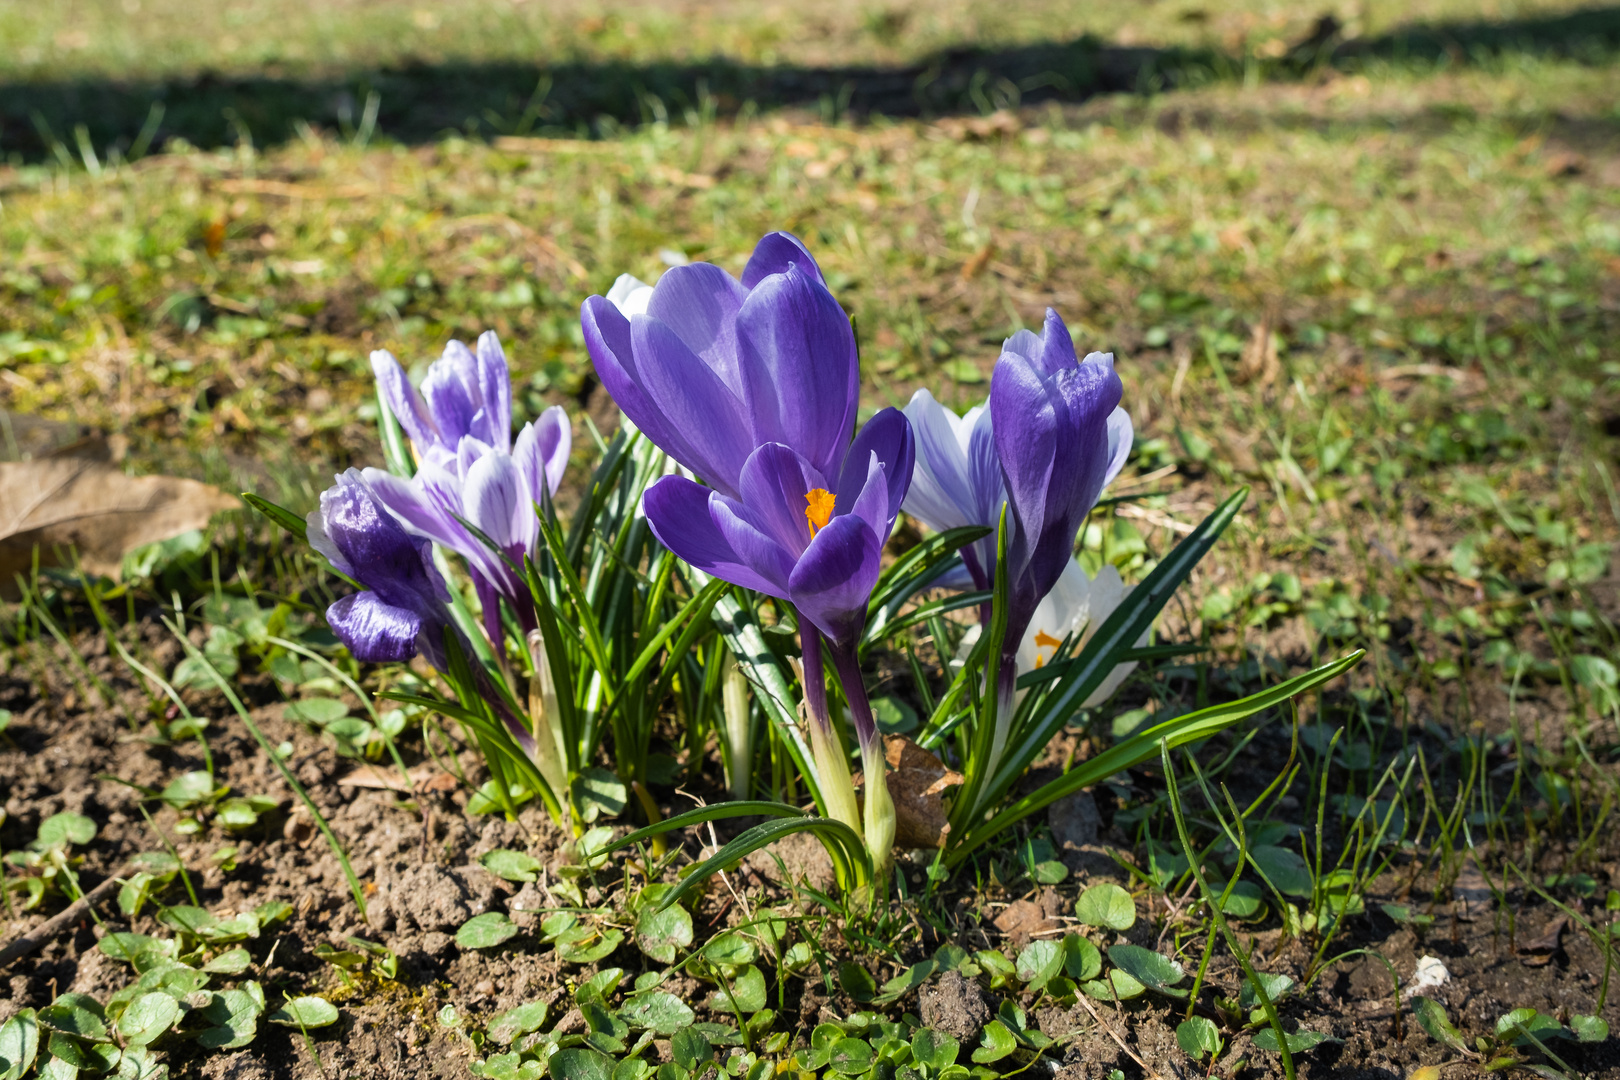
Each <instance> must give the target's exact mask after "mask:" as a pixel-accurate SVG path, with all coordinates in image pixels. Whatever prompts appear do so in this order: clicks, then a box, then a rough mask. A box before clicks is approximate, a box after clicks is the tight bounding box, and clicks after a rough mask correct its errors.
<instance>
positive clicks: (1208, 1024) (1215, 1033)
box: [1176, 1016, 1221, 1061]
mask: <svg viewBox="0 0 1620 1080" xmlns="http://www.w3.org/2000/svg"><path fill="white" fill-rule="evenodd" d="M1176 1045H1177V1046H1179V1047H1181V1052H1182V1053H1183V1054H1186V1055H1187V1056H1188V1057H1190V1058H1192V1059H1193V1060H1194V1061H1202V1060H1203V1059H1204V1058H1211V1057H1214V1056H1215V1055H1216V1054H1218V1053H1220V1051H1221V1033H1220V1030H1219V1029H1217V1028H1216V1027H1215V1024H1214V1022H1213V1021H1211V1020H1206V1019H1205V1018H1204V1017H1202V1016H1194V1017H1192V1018H1191V1019H1188V1020H1183V1021H1182V1022H1181V1023H1179V1024H1177V1025H1176Z"/></svg>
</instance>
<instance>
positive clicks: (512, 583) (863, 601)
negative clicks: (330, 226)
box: [310, 232, 1131, 857]
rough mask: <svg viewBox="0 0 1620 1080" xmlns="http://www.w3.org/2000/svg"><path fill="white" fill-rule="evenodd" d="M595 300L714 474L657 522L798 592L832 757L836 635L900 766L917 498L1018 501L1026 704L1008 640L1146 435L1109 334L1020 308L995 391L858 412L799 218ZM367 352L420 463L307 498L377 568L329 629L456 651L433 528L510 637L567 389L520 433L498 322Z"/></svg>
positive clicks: (666, 419)
mask: <svg viewBox="0 0 1620 1080" xmlns="http://www.w3.org/2000/svg"><path fill="white" fill-rule="evenodd" d="M580 317H581V324H582V327H583V330H584V336H585V344H586V347H587V349H588V351H589V353H590V356H591V360H592V362H593V363H594V365H595V368H596V372H597V374H598V376H599V377H600V378H601V380H602V383H603V385H604V386H605V387H606V388H607V390H608V391H609V393H611V394H612V396H613V398H614V400H615V401H616V402H617V403H618V405H619V407H620V409H622V410H623V412H624V414H625V415H626V416H627V417H628V418H629V420H630V421H631V422H632V423H634V424H635V426H636V427H637V428H638V429H639V430H640V431H641V433H642V434H644V435H645V436H646V437H647V438H648V439H649V440H651V442H652V443H653V444H655V445H656V446H658V447H659V448H660V449H662V450H663V451H664V452H666V453H667V454H668V455H669V456H670V457H671V458H672V459H674V461H675V462H677V463H678V464H680V465H682V466H684V467H685V469H687V470H689V471H690V472H691V473H692V474H693V475H695V476H696V477H697V478H698V480H696V481H695V480H692V479H689V478H687V477H685V476H673V475H672V476H665V477H664V478H662V479H660V480H659V481H658V482H657V483H655V484H654V485H652V486H651V487H650V488H649V489H648V490H647V492H646V494H645V496H644V501H643V506H644V508H645V511H646V515H647V520H648V522H649V523H650V525H651V527H652V529H653V531H654V532H655V533H656V535H657V537H658V539H659V540H660V541H661V542H662V543H663V544H664V545H665V546H666V547H668V548H669V549H670V550H671V551H673V552H674V553H675V554H676V555H678V556H679V557H680V558H682V559H684V560H685V561H687V562H688V563H690V564H691V565H692V566H694V567H697V568H698V569H700V570H702V571H704V572H705V573H708V574H711V575H714V576H716V577H720V578H723V579H724V580H726V581H729V582H732V583H734V584H736V585H740V586H743V587H745V588H748V589H753V590H755V591H757V592H760V593H763V594H765V595H767V596H771V597H775V598H776V599H778V600H782V601H785V602H787V603H789V604H791V605H792V607H793V608H794V610H795V611H796V612H797V613H798V617H799V625H800V630H801V637H802V642H803V647H804V666H805V674H804V687H805V695H806V700H807V704H808V705H809V707H810V708H809V711H810V713H811V715H812V717H813V718H814V720H815V721H816V724H815V730H813V731H812V736H813V739H812V742H813V744H814V745H815V746H816V747H817V748H818V751H817V756H818V759H820V758H821V757H822V754H821V750H822V749H823V748H827V747H830V746H831V745H832V744H831V742H830V741H829V740H830V733H831V731H832V727H831V723H830V717H829V716H828V714H827V704H826V697H825V685H824V678H823V669H822V656H823V651H824V650H825V651H826V653H827V654H828V655H829V656H830V658H831V660H832V662H833V666H834V667H835V668H836V669H837V671H838V673H839V677H840V681H841V683H842V684H843V688H844V694H845V697H846V699H847V700H848V701H849V704H850V707H851V713H852V715H853V718H854V721H855V727H856V734H857V738H858V740H859V742H860V745H861V750H862V754H863V757H864V758H865V759H866V765H867V769H868V773H867V775H868V776H875V775H881V772H882V746H881V741H880V740H879V738H878V735H877V730H876V727H875V725H874V724H873V721H872V714H871V710H870V708H869V706H868V703H867V700H866V694H865V690H864V687H863V686H862V682H861V673H860V666H859V662H858V652H857V644H858V642H859V639H860V636H861V633H862V630H863V628H864V626H865V619H866V609H867V604H868V602H869V599H870V596H871V592H872V589H873V587H874V586H875V584H876V582H877V580H878V575H879V571H880V569H881V553H882V550H883V547H884V544H885V543H886V542H887V541H888V538H889V535H890V533H891V532H892V530H893V528H894V523H895V519H896V517H897V516H898V515H899V513H900V511H901V509H902V508H904V509H905V510H907V511H908V512H910V513H911V514H913V515H914V516H916V517H917V518H918V519H919V520H921V521H923V522H924V523H926V524H928V525H930V526H932V527H934V528H936V529H948V528H952V527H956V526H961V525H991V526H994V525H995V524H996V523H997V522H998V521H999V520H1000V517H1001V511H1002V507H1003V506H1006V507H1008V510H1009V514H1008V517H1009V535H1008V547H1007V562H1008V565H1007V567H1006V568H1005V569H1006V574H1007V579H1008V582H1009V585H1010V609H1009V613H1008V614H1009V628H1008V636H1007V641H1006V649H1005V653H1006V663H1004V665H1003V674H1004V682H1006V687H1005V690H1006V692H1007V696H1008V697H1009V700H1010V692H1011V685H1012V682H1011V680H1012V678H1013V677H1014V674H1015V669H1014V664H1013V662H1012V658H1013V656H1014V654H1015V653H1016V651H1017V650H1018V648H1019V643H1020V641H1021V640H1022V638H1023V637H1024V632H1025V630H1026V629H1027V628H1028V625H1029V623H1030V620H1031V618H1032V616H1033V615H1034V613H1035V610H1036V607H1037V605H1038V604H1039V603H1040V602H1041V601H1042V599H1043V598H1044V597H1046V596H1047V595H1048V593H1049V592H1051V591H1052V589H1053V587H1054V586H1055V585H1056V584H1057V582H1058V580H1059V578H1060V576H1061V575H1062V574H1063V572H1064V569H1065V567H1067V566H1068V565H1069V563H1070V558H1071V555H1072V549H1073V544H1074V538H1075V535H1076V533H1077V532H1078V531H1079V529H1080V527H1081V525H1082V524H1083V522H1084V520H1085V517H1086V515H1087V514H1088V513H1089V512H1090V511H1091V509H1092V507H1093V506H1094V505H1095V503H1096V501H1097V498H1098V496H1099V495H1100V493H1101V492H1102V490H1103V488H1104V487H1105V486H1106V484H1107V483H1108V482H1109V481H1110V480H1111V479H1112V478H1113V476H1114V474H1116V473H1117V472H1118V471H1119V468H1120V466H1121V465H1122V464H1123V462H1124V459H1125V457H1126V455H1127V454H1128V453H1129V451H1130V445H1131V428H1130V421H1129V418H1128V417H1127V416H1126V414H1125V412H1124V410H1123V409H1120V408H1119V407H1118V406H1119V401H1120V397H1121V393H1122V387H1121V383H1120V380H1119V377H1118V376H1117V375H1116V374H1115V373H1114V367H1113V357H1112V356H1111V355H1107V354H1102V353H1092V354H1090V355H1088V356H1086V357H1085V358H1084V359H1083V360H1082V359H1080V358H1079V357H1077V355H1076V353H1075V349H1074V345H1073V343H1072V341H1071V339H1070V337H1069V333H1068V330H1067V328H1066V327H1065V326H1064V325H1063V322H1062V320H1061V319H1059V318H1058V316H1057V314H1056V313H1055V312H1052V311H1048V312H1047V315H1046V323H1045V326H1044V327H1043V328H1042V332H1041V334H1040V335H1039V336H1037V335H1035V334H1034V333H1032V332H1030V331H1028V330H1023V331H1020V332H1018V333H1017V334H1015V335H1014V336H1013V337H1011V338H1009V339H1008V340H1007V342H1006V344H1005V345H1004V346H1003V350H1002V353H1001V356H1000V358H999V360H998V361H997V363H996V367H995V372H994V374H993V376H992V379H991V384H990V396H989V400H988V401H987V402H986V403H985V405H983V406H981V407H979V408H977V409H974V410H970V411H969V413H968V414H967V415H966V416H965V417H957V416H956V415H955V414H953V413H950V412H948V411H947V410H945V409H944V408H943V407H941V406H940V405H939V404H938V402H936V401H935V400H934V399H933V397H932V396H931V395H929V394H928V392H927V391H925V390H920V391H918V392H917V395H916V396H915V397H914V398H913V399H912V401H911V404H910V405H909V406H907V408H906V410H905V412H904V413H902V412H900V411H898V410H895V409H883V410H881V411H879V412H877V413H876V414H875V415H873V416H872V417H871V419H869V420H868V421H867V422H866V423H865V424H864V425H862V426H861V427H860V430H859V431H856V419H857V410H858V405H859V391H860V372H859V367H858V357H857V355H856V345H855V336H854V333H853V331H852V329H851V326H850V322H849V319H848V317H847V316H846V315H845V313H844V311H843V309H842V308H841V307H840V306H839V304H838V302H837V300H835V299H834V297H833V295H832V293H831V291H830V290H829V289H828V286H827V282H826V280H825V279H824V277H823V276H822V273H821V270H820V268H819V267H818V266H817V264H816V261H815V259H814V258H813V257H812V256H811V255H810V253H809V251H808V250H807V249H806V248H805V246H804V245H803V244H802V243H801V242H800V241H799V240H798V239H797V238H795V237H793V236H791V235H789V234H787V233H780V232H779V233H772V234H770V235H768V236H766V237H765V238H764V239H762V240H761V241H760V242H759V245H758V246H757V247H756V248H755V249H754V252H753V256H752V257H751V258H750V259H749V261H748V263H747V265H746V266H745V267H744V269H743V272H742V275H741V277H740V278H737V277H733V276H732V275H731V274H730V273H728V272H726V271H725V270H723V269H721V268H720V267H718V266H714V265H711V264H707V263H691V264H686V265H683V266H677V267H675V268H673V269H671V270H669V271H668V272H667V273H665V274H664V275H663V277H662V278H661V279H660V280H659V282H658V283H657V285H656V286H650V287H649V286H646V285H642V284H641V283H640V282H636V281H634V280H633V279H630V278H621V279H620V281H619V283H618V284H616V285H615V288H614V290H613V291H612V292H611V293H610V294H609V296H607V297H602V296H592V297H591V298H590V299H588V300H586V301H585V303H584V305H583V308H582V310H581V316H580ZM372 366H373V370H374V371H375V373H376V377H377V383H378V388H379V391H380V395H381V397H382V400H383V401H385V402H386V403H387V405H388V407H389V409H390V410H391V411H392V413H393V415H394V416H395V417H397V419H398V421H399V424H400V426H401V427H402V428H403V430H404V432H405V434H406V435H407V436H408V437H409V439H410V443H411V448H412V451H413V454H414V456H415V458H416V461H417V471H416V474H415V476H414V477H412V478H410V479H406V478H402V477H399V476H394V475H391V474H388V473H385V472H381V471H379V470H376V469H366V470H364V471H362V472H355V471H354V470H350V471H349V472H348V473H345V474H344V475H343V476H341V477H339V478H338V482H337V485H336V486H335V487H334V488H332V489H331V490H329V491H327V492H326V493H325V494H323V495H322V497H321V510H320V512H319V513H318V514H316V515H311V519H310V538H311V542H312V543H313V544H315V546H316V547H317V548H318V549H319V550H321V551H322V552H323V553H325V554H326V555H327V557H328V558H329V559H331V560H332V562H333V564H334V565H335V566H337V567H338V568H339V569H341V570H343V572H344V573H346V574H348V575H349V576H351V577H353V578H354V579H355V580H356V581H358V582H360V583H361V584H362V585H363V586H364V587H365V589H366V591H364V592H362V593H359V594H357V595H355V596H351V597H346V598H345V599H343V600H340V601H339V602H338V603H337V604H334V605H333V606H332V608H331V610H330V611H329V613H328V614H329V620H330V622H331V624H332V627H333V629H334V631H335V632H336V633H337V634H338V635H339V637H340V638H342V640H343V641H344V642H345V643H346V644H348V646H349V648H350V649H351V651H353V652H354V654H355V656H357V657H359V658H361V659H367V660H385V659H387V660H399V659H404V658H408V657H409V656H411V655H413V654H414V653H415V652H417V651H419V650H420V651H422V652H423V653H424V654H426V655H427V656H428V657H429V659H430V660H433V661H434V662H435V663H442V649H441V646H442V640H443V634H444V632H445V626H446V625H447V623H446V619H445V614H444V613H445V602H446V598H447V594H446V591H445V585H444V582H443V580H442V579H441V578H440V576H439V574H438V572H437V571H436V570H435V569H434V565H433V562H432V559H431V552H430V544H429V541H431V542H433V543H437V544H440V545H442V546H443V547H445V548H446V549H448V550H450V551H453V552H455V553H457V554H458V555H460V556H461V557H462V559H463V560H464V561H465V563H466V566H467V568H468V571H469V573H470V575H471V577H472V580H473V582H474V585H475V587H476V589H477V592H478V595H479V599H480V601H481V603H482V606H483V610H484V617H485V629H486V631H487V632H488V634H489V635H490V638H491V640H492V641H497V642H498V641H500V640H501V638H502V610H503V607H504V608H505V609H507V610H509V611H510V613H511V615H512V617H513V618H514V619H516V621H517V622H518V624H519V625H520V626H521V627H523V628H524V629H531V628H532V627H533V626H534V615H535V613H534V609H533V606H532V600H531V597H530V594H529V591H528V588H527V584H526V580H525V576H524V574H523V572H522V566H523V561H524V559H525V558H532V557H535V556H537V555H538V553H539V551H540V548H541V535H540V529H539V518H538V517H537V514H536V509H535V507H536V504H537V503H544V502H545V501H546V500H547V499H549V498H550V497H551V495H552V494H553V493H554V492H555V491H556V489H557V485H558V484H559V483H560V481H561V478H562V473H563V470H564V468H565V467H566V465H567V462H568V456H569V451H570V448H571V442H570V433H569V426H568V420H567V417H566V416H565V415H564V413H563V411H562V410H561V409H560V408H552V409H548V410H546V412H545V413H544V414H542V415H541V417H540V418H539V420H538V421H537V422H536V423H534V424H528V425H524V427H523V428H522V429H521V430H520V431H519V432H518V433H517V435H516V437H515V438H514V437H513V435H512V425H511V411H512V405H511V384H510V378H509V375H508V372H507V365H506V357H505V355H504V354H503V353H502V351H501V347H500V343H499V342H498V341H497V340H496V338H495V335H494V334H492V333H486V334H484V335H483V336H482V337H481V338H479V340H478V344H477V348H476V351H475V350H471V349H468V348H467V347H466V346H464V345H462V344H461V343H459V342H451V343H450V345H449V346H448V347H447V348H446V349H445V353H444V356H443V357H442V358H441V359H440V360H438V361H437V362H435V363H434V364H433V365H432V367H431V368H430V369H429V371H428V372H427V376H426V378H425V379H424V380H423V381H422V384H421V387H420V390H418V389H416V388H413V387H412V385H411V383H410V381H409V380H408V379H407V377H406V374H405V371H404V369H403V368H401V367H400V365H399V363H398V362H397V361H396V360H395V359H394V358H393V357H392V356H391V355H389V354H388V353H386V352H378V353H374V354H373V355H372ZM700 481H701V482H700ZM995 552H996V546H995V539H994V537H990V538H986V539H985V540H982V541H979V542H977V543H976V544H974V545H972V546H970V547H969V548H967V549H965V550H964V551H963V553H962V554H963V562H964V573H963V576H964V578H965V580H964V581H963V582H961V584H967V583H968V582H971V583H973V584H975V585H977V586H978V587H979V588H981V589H983V588H988V587H989V586H990V584H991V583H992V581H993V580H994V578H995V571H996V568H995V565H994V562H995ZM1001 689H1003V688H1000V687H998V692H999V691H1000V690H1001ZM998 745H999V744H998ZM827 754H828V757H829V762H822V763H821V764H823V765H826V771H827V772H828V773H829V774H835V773H837V772H839V771H841V772H842V774H843V780H842V786H841V787H840V788H839V790H836V791H831V792H829V793H828V799H829V802H830V804H832V805H833V806H834V808H835V813H837V814H838V816H840V817H844V818H846V819H851V818H855V817H856V816H857V815H856V814H855V811H854V802H853V798H854V797H853V789H852V788H850V787H849V782H848V772H847V766H846V765H844V764H843V762H842V755H841V752H837V753H836V756H837V758H838V759H839V760H838V762H837V765H836V767H835V766H833V765H832V764H830V759H831V757H832V756H835V752H834V751H833V750H831V749H828V750H827ZM831 779H832V780H836V776H833V777H831ZM828 782H829V778H828V777H824V778H823V783H824V787H825V786H826V784H827V783H828ZM887 798H888V797H887V792H886V787H885V785H883V784H874V783H869V784H868V785H867V800H868V802H867V807H866V814H865V817H866V830H867V839H868V844H869V846H870V847H871V848H872V850H873V852H874V854H875V855H878V856H879V857H883V853H885V852H886V851H887V844H886V842H885V840H884V838H883V835H882V829H883V825H882V821H883V820H884V818H885V814H886V819H887V827H888V828H889V829H890V830H892V828H893V814H892V809H891V810H887V811H885V807H886V805H887ZM875 822H876V824H874V823H875ZM857 827H858V826H857ZM874 830H876V831H874Z"/></svg>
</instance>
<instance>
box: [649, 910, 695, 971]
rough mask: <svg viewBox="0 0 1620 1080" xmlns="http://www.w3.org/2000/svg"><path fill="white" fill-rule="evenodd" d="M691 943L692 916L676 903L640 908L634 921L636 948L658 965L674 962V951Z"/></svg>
mask: <svg viewBox="0 0 1620 1080" xmlns="http://www.w3.org/2000/svg"><path fill="white" fill-rule="evenodd" d="M691 944H692V916H691V914H690V913H689V912H688V911H687V910H686V909H685V908H683V907H681V906H680V905H679V904H675V905H672V906H670V907H667V908H665V909H664V910H662V911H655V910H652V909H651V908H646V909H643V910H642V913H641V915H640V916H639V917H637V919H636V945H637V946H638V947H639V948H640V949H641V951H642V952H644V953H646V954H647V955H648V956H650V957H652V958H653V959H654V960H656V961H658V962H659V963H660V964H672V963H674V962H675V950H676V949H677V948H682V949H684V948H686V947H687V946H688V945H691Z"/></svg>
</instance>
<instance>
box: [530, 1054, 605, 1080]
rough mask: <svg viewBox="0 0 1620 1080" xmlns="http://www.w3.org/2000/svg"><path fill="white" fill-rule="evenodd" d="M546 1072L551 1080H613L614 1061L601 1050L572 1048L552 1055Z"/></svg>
mask: <svg viewBox="0 0 1620 1080" xmlns="http://www.w3.org/2000/svg"><path fill="white" fill-rule="evenodd" d="M546 1072H547V1074H548V1075H550V1077H551V1080H611V1078H612V1076H613V1059H612V1058H610V1057H608V1056H607V1055H606V1054H604V1053H602V1052H601V1051H599V1050H591V1049H588V1048H586V1047H577V1046H576V1047H570V1048H568V1049H566V1050H559V1051H557V1052H556V1053H555V1054H552V1055H551V1060H550V1061H549V1062H547V1063H546Z"/></svg>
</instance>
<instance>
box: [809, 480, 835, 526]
mask: <svg viewBox="0 0 1620 1080" xmlns="http://www.w3.org/2000/svg"><path fill="white" fill-rule="evenodd" d="M833 499H834V496H833V493H832V492H830V491H828V490H826V489H825V488H811V489H810V490H809V491H807V492H806V493H805V496H804V501H805V503H806V504H808V505H806V506H805V508H804V517H805V520H806V521H808V522H809V523H810V535H811V536H814V535H816V533H817V532H818V531H819V530H821V529H824V528H826V527H827V522H829V521H831V520H832V512H833Z"/></svg>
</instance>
